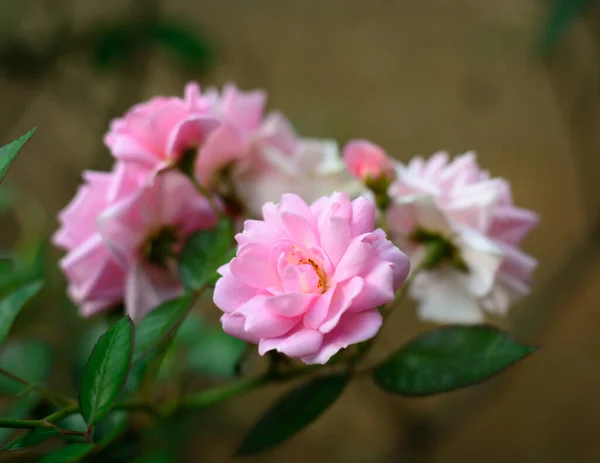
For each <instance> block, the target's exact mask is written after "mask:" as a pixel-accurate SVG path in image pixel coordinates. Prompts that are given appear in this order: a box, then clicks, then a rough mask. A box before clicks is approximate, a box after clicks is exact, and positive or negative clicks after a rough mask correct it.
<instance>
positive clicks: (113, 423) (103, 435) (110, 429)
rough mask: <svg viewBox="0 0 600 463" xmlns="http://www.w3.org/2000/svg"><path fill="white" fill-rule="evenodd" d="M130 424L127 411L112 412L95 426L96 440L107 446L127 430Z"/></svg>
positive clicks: (94, 435)
mask: <svg viewBox="0 0 600 463" xmlns="http://www.w3.org/2000/svg"><path fill="white" fill-rule="evenodd" d="M128 425H129V418H128V416H127V413H126V412H124V411H121V410H115V411H113V412H111V413H110V414H109V415H108V416H107V417H106V418H104V419H103V420H102V421H100V422H99V423H98V425H97V426H96V427H95V428H94V433H93V438H94V442H97V443H98V444H100V445H102V446H106V445H108V444H110V443H111V442H113V441H114V440H115V439H117V438H118V437H119V436H120V435H121V434H123V433H124V432H125V430H126V429H127V426H128Z"/></svg>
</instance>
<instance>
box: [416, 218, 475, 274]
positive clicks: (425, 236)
mask: <svg viewBox="0 0 600 463" xmlns="http://www.w3.org/2000/svg"><path fill="white" fill-rule="evenodd" d="M410 239H411V240H412V241H413V242H415V243H418V244H421V245H423V246H425V248H426V249H427V257H426V261H425V262H424V265H425V267H426V268H427V269H429V270H431V269H433V268H436V267H439V266H441V265H442V264H444V263H450V265H452V266H453V267H454V268H456V269H458V270H459V271H461V272H465V273H468V272H469V267H467V263H466V262H465V261H464V259H463V258H462V256H461V255H460V250H459V249H458V247H457V246H456V245H455V244H454V243H452V242H451V241H450V240H449V239H448V238H446V237H445V236H442V235H441V234H439V233H436V232H431V231H429V230H425V229H423V228H418V229H417V230H415V231H414V232H413V233H412V235H411V236H410Z"/></svg>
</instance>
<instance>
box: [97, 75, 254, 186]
mask: <svg viewBox="0 0 600 463" xmlns="http://www.w3.org/2000/svg"><path fill="white" fill-rule="evenodd" d="M265 102H266V94H265V92H263V91H262V90H254V91H250V92H243V91H240V90H238V89H237V88H236V87H235V86H234V85H232V84H227V85H225V87H224V88H223V92H222V93H221V94H219V92H218V91H217V90H216V89H214V88H209V89H207V90H206V92H204V94H203V93H201V92H200V87H199V86H198V84H197V83H195V82H190V83H189V84H188V85H187V86H186V88H185V96H184V98H183V99H181V98H177V97H155V98H152V99H151V100H149V101H147V102H145V103H141V104H138V105H136V106H134V107H133V108H131V109H130V110H129V111H128V112H127V113H126V114H125V116H124V117H123V118H120V119H115V120H114V121H113V122H112V123H111V126H110V130H109V132H108V133H107V134H106V136H105V138H104V141H105V144H106V146H107V147H108V148H109V149H110V151H111V152H112V154H113V156H114V157H115V158H117V159H118V160H120V161H122V162H127V163H135V164H138V165H139V166H142V167H143V168H142V169H141V171H140V175H142V176H146V177H147V176H152V175H154V174H156V172H159V171H160V170H163V169H165V168H168V167H172V166H175V165H177V163H178V162H179V161H180V160H182V158H183V156H184V155H186V154H188V153H189V152H190V150H191V152H192V153H194V155H195V156H196V159H195V161H194V162H195V164H194V173H195V175H196V177H197V178H198V180H199V181H200V182H201V183H202V184H204V185H205V186H206V187H212V186H214V182H215V181H216V180H217V176H216V174H217V173H218V171H219V170H221V169H223V168H224V167H226V166H227V165H228V164H230V163H232V162H234V161H236V160H238V159H240V158H242V157H244V156H245V155H246V154H247V147H248V144H249V142H250V140H251V138H252V137H253V136H254V134H255V133H256V132H257V131H258V130H259V128H260V125H261V122H262V119H263V113H264V106H265Z"/></svg>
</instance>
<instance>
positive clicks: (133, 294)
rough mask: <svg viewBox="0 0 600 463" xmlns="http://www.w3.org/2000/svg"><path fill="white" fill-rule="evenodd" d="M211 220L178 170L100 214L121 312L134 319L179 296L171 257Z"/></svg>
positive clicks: (209, 225) (207, 206) (213, 217)
mask: <svg viewBox="0 0 600 463" xmlns="http://www.w3.org/2000/svg"><path fill="white" fill-rule="evenodd" d="M216 221H217V216H216V213H215V211H214V210H213V209H212V207H211V205H210V203H209V202H208V200H207V199H206V198H204V197H203V196H201V195H199V194H198V192H197V191H196V190H195V188H194V186H193V185H192V184H191V182H190V180H189V179H188V178H187V177H185V176H184V175H183V174H180V173H179V172H177V171H168V172H164V173H162V174H160V175H157V176H156V177H154V179H153V181H152V182H149V183H147V184H145V185H143V186H142V187H141V188H138V189H137V190H136V191H135V192H134V193H133V194H132V195H129V196H127V197H125V198H123V199H121V200H119V201H117V202H115V203H113V204H112V205H110V207H108V208H107V209H105V210H104V211H103V212H102V213H101V214H100V215H99V217H98V227H99V230H100V236H101V239H102V240H103V242H104V243H105V245H106V246H107V247H108V248H109V249H110V252H111V253H112V255H113V256H114V258H115V259H116V262H117V263H118V265H119V266H120V267H121V269H122V272H124V278H123V280H124V288H125V291H124V293H125V295H124V301H125V309H126V311H127V313H128V314H129V316H131V317H132V318H133V320H135V321H137V320H140V319H141V318H142V317H144V315H146V314H147V313H148V312H149V311H151V310H152V309H153V308H155V307H156V306H157V305H159V304H160V303H162V302H164V301H166V300H168V299H172V298H174V297H177V296H179V295H181V294H182V292H183V288H182V285H181V283H180V281H179V277H178V273H177V262H176V257H177V255H178V253H179V252H180V251H181V249H182V247H183V245H184V244H185V240H186V239H187V238H188V237H189V235H190V234H192V233H194V232H195V231H198V230H202V229H210V228H212V227H213V226H214V225H215V224H216Z"/></svg>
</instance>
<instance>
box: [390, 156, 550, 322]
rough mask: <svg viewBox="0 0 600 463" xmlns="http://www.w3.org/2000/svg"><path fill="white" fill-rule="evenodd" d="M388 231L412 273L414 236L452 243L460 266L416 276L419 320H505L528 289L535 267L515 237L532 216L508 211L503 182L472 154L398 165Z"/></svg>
mask: <svg viewBox="0 0 600 463" xmlns="http://www.w3.org/2000/svg"><path fill="white" fill-rule="evenodd" d="M389 194H390V196H391V198H392V206H391V207H390V209H389V210H388V216H387V219H388V226H389V229H390V233H391V235H392V237H393V240H394V241H395V242H396V243H399V244H400V245H401V246H404V247H403V249H405V250H406V251H407V253H408V254H409V256H410V257H411V262H412V265H413V268H415V267H416V266H417V265H418V264H419V262H420V261H421V260H422V259H423V256H424V246H423V244H424V243H422V242H421V243H419V242H415V240H414V233H415V232H416V231H425V232H427V233H430V234H432V233H433V234H437V235H439V236H441V237H443V238H444V239H446V240H447V241H448V242H450V243H452V245H453V246H455V248H456V249H457V251H458V255H459V256H460V258H461V259H462V261H463V263H464V264H466V267H467V269H466V270H467V271H465V269H463V270H460V269H459V268H458V267H457V266H456V265H452V264H451V263H449V262H448V263H446V264H444V265H443V266H442V267H440V268H437V269H434V270H431V271H424V272H421V274H419V275H418V276H417V278H416V279H415V282H414V285H413V287H412V288H411V295H412V296H413V297H415V298H416V299H417V300H419V301H420V307H419V314H420V316H421V318H423V319H426V320H432V321H438V322H454V323H480V322H482V321H484V319H485V314H486V312H487V313H491V314H497V315H505V314H506V313H507V311H508V308H509V306H510V305H511V304H512V303H513V302H514V301H515V300H517V299H518V298H519V297H521V296H523V295H525V294H527V293H528V292H529V287H530V284H531V280H532V273H533V270H534V269H535V267H536V265H537V262H536V260H535V259H533V258H532V257H530V256H528V255H526V254H525V253H523V252H522V251H521V250H520V249H519V247H518V246H519V244H520V241H521V239H522V238H523V237H524V236H525V235H526V234H527V233H528V232H529V231H530V230H531V229H532V228H533V227H534V226H535V225H536V224H537V223H538V221H539V218H538V215H537V214H536V213H534V212H532V211H529V210H525V209H520V208H517V207H516V206H514V204H513V202H512V197H511V193H510V185H509V184H508V182H506V181H505V180H503V179H499V178H490V175H489V173H488V172H487V171H485V170H482V169H481V168H480V167H479V165H478V164H477V160H476V157H475V154H474V153H466V154H464V155H462V156H458V157H456V158H455V159H454V160H452V161H451V162H449V157H448V155H447V154H446V153H436V154H435V155H433V156H432V157H431V158H430V159H429V160H427V161H425V160H423V159H422V158H420V157H416V158H414V159H412V160H411V161H410V162H409V163H408V165H407V166H404V165H401V164H398V167H397V178H396V182H395V183H394V184H393V185H392V186H391V187H390V189H389Z"/></svg>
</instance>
